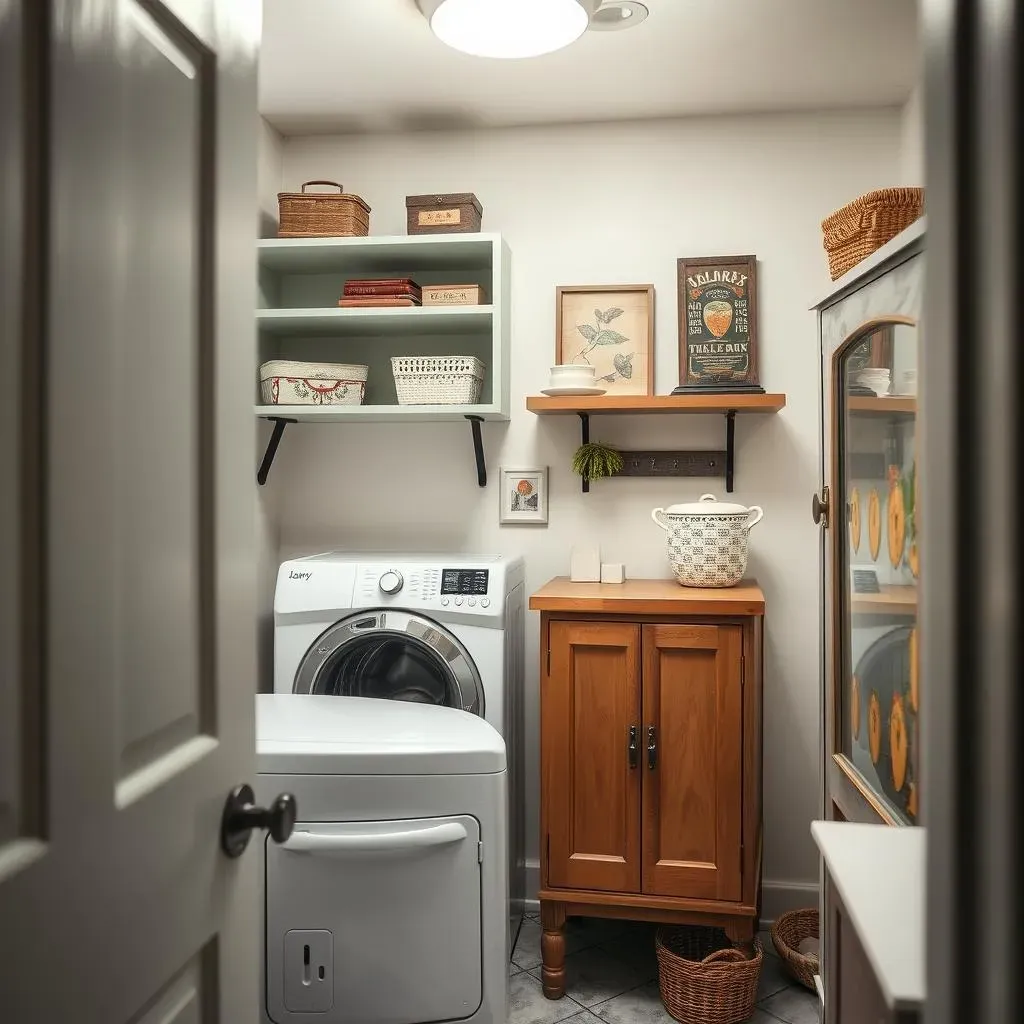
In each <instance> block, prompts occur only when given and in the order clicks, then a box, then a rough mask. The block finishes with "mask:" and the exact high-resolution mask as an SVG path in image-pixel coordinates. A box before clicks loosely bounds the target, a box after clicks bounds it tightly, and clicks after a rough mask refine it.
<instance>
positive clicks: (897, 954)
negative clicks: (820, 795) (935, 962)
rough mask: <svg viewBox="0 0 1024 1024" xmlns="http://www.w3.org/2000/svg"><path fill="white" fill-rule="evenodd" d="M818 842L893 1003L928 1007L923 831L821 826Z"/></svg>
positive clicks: (816, 825)
mask: <svg viewBox="0 0 1024 1024" xmlns="http://www.w3.org/2000/svg"><path fill="white" fill-rule="evenodd" d="M811 835H812V836H814V841H815V842H816V843H817V844H818V849H819V850H821V853H822V856H823V857H824V858H825V865H826V867H827V868H828V873H829V877H830V878H831V879H832V882H833V884H834V885H835V887H836V889H837V890H838V892H839V897H840V899H842V901H843V906H844V907H845V908H846V911H847V914H848V915H849V917H850V921H851V922H852V924H853V927H854V928H855V929H856V932H857V936H858V937H859V938H860V941H861V945H862V946H863V947H864V952H865V953H866V954H867V957H868V960H869V961H870V962H871V966H872V968H874V971H875V975H876V976H877V978H878V983H879V987H880V988H881V990H882V994H883V995H884V996H885V1000H886V1002H887V1003H888V1004H889V1006H890V1007H891V1008H892V1009H894V1010H917V1009H921V1008H922V1007H923V1006H924V992H925V960H924V956H925V920H924V916H925V907H924V901H925V836H926V832H925V829H923V828H912V827H897V826H890V825H858V824H854V823H853V822H845V821H815V822H812V823H811Z"/></svg>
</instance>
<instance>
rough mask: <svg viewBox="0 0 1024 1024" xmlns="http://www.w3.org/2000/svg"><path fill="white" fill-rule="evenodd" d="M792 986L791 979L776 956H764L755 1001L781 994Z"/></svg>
mask: <svg viewBox="0 0 1024 1024" xmlns="http://www.w3.org/2000/svg"><path fill="white" fill-rule="evenodd" d="M792 984H793V979H792V978H791V977H790V976H789V974H788V973H787V972H786V969H785V967H783V966H782V961H781V960H780V959H779V958H778V957H777V956H767V955H765V956H764V957H762V959H761V977H760V978H758V980H757V1000H758V1002H760V1001H761V1000H762V999H767V998H768V997H769V996H773V995H775V993H776V992H781V991H782V990H783V989H784V988H788V987H789V986H790V985H792Z"/></svg>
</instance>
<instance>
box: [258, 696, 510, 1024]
mask: <svg viewBox="0 0 1024 1024" xmlns="http://www.w3.org/2000/svg"><path fill="white" fill-rule="evenodd" d="M256 702H257V703H256V724H257V760H258V767H259V776H258V781H257V794H256V795H257V800H260V799H270V798H271V797H272V796H276V795H277V793H279V792H281V791H282V790H288V791H289V792H291V793H293V794H294V796H295V799H296V805H297V811H298V821H297V822H296V825H295V829H294V831H293V833H292V835H291V837H290V838H289V839H288V840H287V841H286V842H284V843H282V844H280V845H277V844H275V843H273V842H269V841H268V842H266V844H265V861H264V870H265V877H264V885H263V891H264V893H265V900H266V902H265V910H266V913H265V920H264V924H265V935H264V938H265V944H264V949H265V953H266V955H265V958H264V983H265V984H264V998H263V1000H262V1002H263V1020H264V1021H265V1022H267V1021H269V1022H272V1024H298V1022H300V1021H301V1022H305V1021H309V1020H312V1019H314V1017H315V1019H316V1020H318V1021H322V1022H323V1024H422V1022H428V1021H441V1020H451V1021H469V1022H472V1024H505V1021H506V1019H507V1010H508V954H509V950H508V941H509V940H508V930H507V927H506V922H507V917H506V900H505V894H506V891H507V885H508V877H507V860H506V858H505V857H504V856H503V855H502V853H500V852H498V854H497V855H496V853H495V852H496V851H503V850H504V848H505V844H506V840H507V836H506V830H507V821H508V818H507V775H506V760H505V745H504V743H503V741H502V739H501V737H500V736H499V735H498V734H497V732H496V731H495V730H494V729H493V728H492V727H491V726H489V725H488V724H487V723H486V722H484V721H483V720H482V719H481V718H480V717H478V716H474V715H472V714H469V713H466V712H464V711H459V710H454V709H450V708H438V707H424V706H422V705H419V704H409V703H405V702H397V701H385V700H372V699H371V700H361V699H358V698H351V697H332V696H320V695H303V696H300V695H294V694H260V695H259V696H258V697H257V698H256Z"/></svg>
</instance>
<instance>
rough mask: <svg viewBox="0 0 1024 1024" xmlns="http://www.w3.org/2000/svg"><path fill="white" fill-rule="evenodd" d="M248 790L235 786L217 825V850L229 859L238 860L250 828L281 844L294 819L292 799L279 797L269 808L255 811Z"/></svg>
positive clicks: (250, 792) (251, 793)
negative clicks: (220, 850)
mask: <svg viewBox="0 0 1024 1024" xmlns="http://www.w3.org/2000/svg"><path fill="white" fill-rule="evenodd" d="M255 799H256V798H255V796H254V794H253V791H252V787H251V786H248V785H241V786H236V787H235V788H234V789H233V790H231V792H230V794H228V799H227V802H226V803H225V804H224V813H223V815H222V817H221V823H220V846H221V849H222V850H223V851H224V852H225V853H226V854H227V855H228V856H229V857H241V855H242V851H243V850H244V849H245V848H246V846H247V845H248V843H249V833H250V832H252V830H253V829H254V828H259V829H266V830H267V831H268V832H269V833H270V838H271V839H273V840H274V842H275V843H284V842H287V841H288V837H289V836H290V835H291V834H292V829H293V828H295V821H296V818H297V816H298V811H297V809H296V804H295V797H293V796H292V795H291V793H282V794H281V795H280V796H279V797H277V798H276V799H275V800H274V802H273V803H272V804H271V805H270V806H269V807H257V806H256V805H255V804H254V803H253V801H254V800H255Z"/></svg>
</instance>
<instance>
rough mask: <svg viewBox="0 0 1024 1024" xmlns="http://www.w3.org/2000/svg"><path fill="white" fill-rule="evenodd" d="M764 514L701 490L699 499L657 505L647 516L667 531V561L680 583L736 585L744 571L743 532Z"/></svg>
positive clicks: (745, 559)
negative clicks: (661, 506) (676, 503)
mask: <svg viewBox="0 0 1024 1024" xmlns="http://www.w3.org/2000/svg"><path fill="white" fill-rule="evenodd" d="M763 515H764V512H763V511H762V509H761V507H760V506H759V505H751V506H750V508H747V507H746V506H745V505H736V504H733V503H732V502H728V501H718V499H717V498H715V496H714V495H713V494H702V495H701V496H700V501H691V502H686V503H684V504H682V505H670V506H669V507H668V508H656V509H654V511H653V512H651V518H652V519H653V520H654V521H655V522H656V523H657V524H658V525H659V526H660V527H661V528H662V529H663V530H665V531H666V532H667V533H668V560H669V562H670V563H671V564H672V572H673V573H674V574H675V577H676V579H677V580H678V581H679V582H680V583H681V584H682V585H683V586H684V587H734V586H736V584H737V583H739V581H740V580H741V579H743V574H744V573H745V572H746V571H747V531H748V530H749V529H750V528H751V527H752V526H753V525H754V524H755V523H759V522H760V521H761V517H762V516H763Z"/></svg>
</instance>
